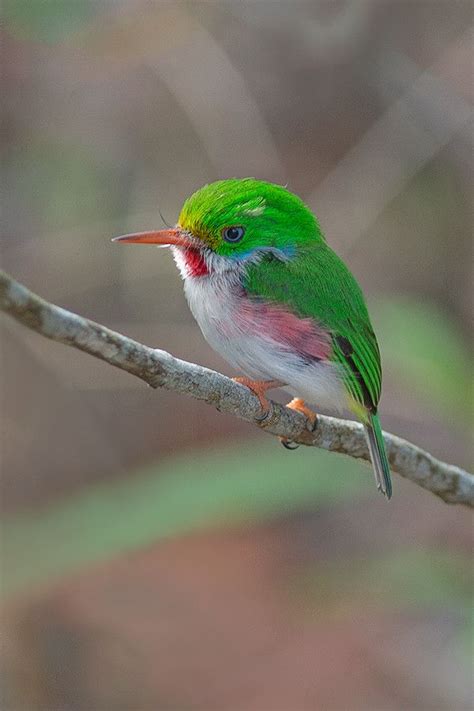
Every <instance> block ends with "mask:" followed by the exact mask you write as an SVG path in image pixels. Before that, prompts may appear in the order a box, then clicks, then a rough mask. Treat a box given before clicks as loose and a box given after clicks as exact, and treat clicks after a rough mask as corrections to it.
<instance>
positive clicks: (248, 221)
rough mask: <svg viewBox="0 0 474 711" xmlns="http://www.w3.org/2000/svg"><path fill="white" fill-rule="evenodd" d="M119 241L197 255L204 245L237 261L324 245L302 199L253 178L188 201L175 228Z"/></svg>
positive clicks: (208, 189) (225, 183)
mask: <svg viewBox="0 0 474 711" xmlns="http://www.w3.org/2000/svg"><path fill="white" fill-rule="evenodd" d="M116 239H117V240H119V241H121V242H132V243H141V244H162V245H176V246H179V247H184V248H188V249H194V250H195V249H196V247H199V246H200V245H202V246H203V247H206V248H208V249H211V250H212V251H213V252H215V253H216V254H218V255H220V256H222V257H231V258H232V257H234V258H237V259H238V258H243V257H246V256H247V255H250V254H252V252H254V251H255V250H261V249H272V250H278V251H280V252H283V253H284V254H287V255H288V256H291V255H292V254H293V253H294V252H295V251H296V250H297V249H298V247H304V246H309V245H312V244H313V245H314V244H318V243H322V242H323V241H324V238H323V236H322V234H321V230H320V229H319V225H318V223H317V220H316V218H315V217H314V215H313V214H312V212H311V211H310V210H309V208H308V207H307V206H306V205H305V204H304V202H303V201H302V200H301V199H300V198H299V197H297V196H296V195H293V193H290V192H289V190H287V189H286V188H283V187H282V186H281V185H274V184H273V183H266V182H265V181H263V180H255V179H254V178H242V179H240V178H232V179H231V180H218V181H217V182H215V183H211V184H210V185H205V186H204V187H203V188H201V189H200V190H198V191H197V192H195V193H194V194H193V195H191V197H189V198H188V199H187V200H186V202H185V203H184V205H183V209H182V210H181V214H180V216H179V219H178V224H177V225H176V227H175V228H169V229H167V230H158V231H149V232H138V233H135V234H130V235H123V236H122V237H116Z"/></svg>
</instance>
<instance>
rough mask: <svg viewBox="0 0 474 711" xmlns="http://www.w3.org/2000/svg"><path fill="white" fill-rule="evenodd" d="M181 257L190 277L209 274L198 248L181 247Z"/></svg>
mask: <svg viewBox="0 0 474 711" xmlns="http://www.w3.org/2000/svg"><path fill="white" fill-rule="evenodd" d="M183 257H184V259H185V262H186V269H187V272H188V274H189V276H191V277H202V276H206V275H207V274H209V269H208V268H207V264H206V260H205V259H204V257H203V256H202V252H201V251H200V250H199V249H192V248H186V249H183Z"/></svg>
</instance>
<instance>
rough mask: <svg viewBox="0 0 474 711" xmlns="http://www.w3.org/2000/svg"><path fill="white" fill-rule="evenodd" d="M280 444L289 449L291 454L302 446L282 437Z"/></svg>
mask: <svg viewBox="0 0 474 711" xmlns="http://www.w3.org/2000/svg"><path fill="white" fill-rule="evenodd" d="M279 439H280V444H282V445H283V446H284V448H285V449H288V450H289V451H290V452H293V451H294V450H295V449H298V447H299V446H300V445H299V444H297V443H296V442H293V440H292V439H285V437H280V438H279Z"/></svg>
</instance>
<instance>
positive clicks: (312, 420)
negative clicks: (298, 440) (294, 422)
mask: <svg viewBox="0 0 474 711" xmlns="http://www.w3.org/2000/svg"><path fill="white" fill-rule="evenodd" d="M287 407H289V408H290V410H296V412H301V414H302V415H304V416H305V417H306V420H307V422H306V427H307V428H308V429H309V430H311V431H312V432H314V429H315V427H316V422H317V419H318V416H317V414H316V413H315V412H313V410H310V408H309V407H307V406H306V405H305V402H304V400H302V399H301V398H299V397H295V398H293V400H292V401H291V402H289V403H288V405H287ZM280 442H281V443H282V445H283V446H284V447H285V449H297V448H298V446H299V445H297V444H295V443H294V442H292V441H291V439H287V438H286V437H280Z"/></svg>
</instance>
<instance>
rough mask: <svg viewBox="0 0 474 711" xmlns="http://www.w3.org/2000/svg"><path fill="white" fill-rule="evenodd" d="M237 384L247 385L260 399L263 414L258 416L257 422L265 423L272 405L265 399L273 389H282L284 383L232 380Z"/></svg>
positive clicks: (276, 381) (244, 379) (243, 379)
mask: <svg viewBox="0 0 474 711" xmlns="http://www.w3.org/2000/svg"><path fill="white" fill-rule="evenodd" d="M232 380H233V381H234V382H235V383H240V385H245V387H246V388H248V389H249V390H251V391H252V392H253V393H254V395H256V396H257V397H258V400H259V402H260V405H261V406H262V413H261V414H260V415H257V417H256V418H255V422H257V423H258V424H259V425H260V424H262V423H263V422H265V420H266V419H267V418H268V417H269V415H270V413H271V409H272V408H271V404H270V402H269V401H268V400H267V398H266V397H265V393H266V391H267V390H272V388H280V387H281V386H282V385H283V383H281V382H280V381H279V380H250V378H232Z"/></svg>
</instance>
